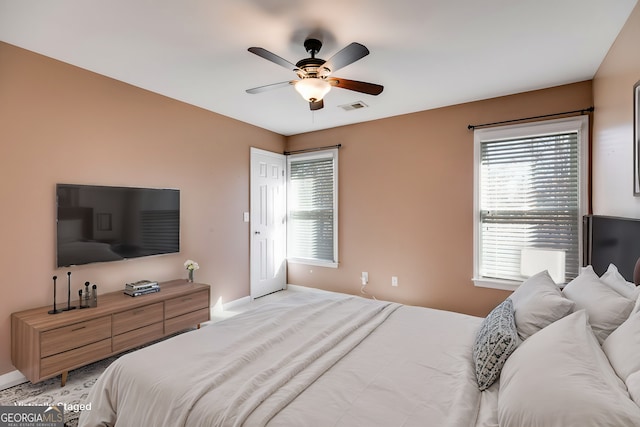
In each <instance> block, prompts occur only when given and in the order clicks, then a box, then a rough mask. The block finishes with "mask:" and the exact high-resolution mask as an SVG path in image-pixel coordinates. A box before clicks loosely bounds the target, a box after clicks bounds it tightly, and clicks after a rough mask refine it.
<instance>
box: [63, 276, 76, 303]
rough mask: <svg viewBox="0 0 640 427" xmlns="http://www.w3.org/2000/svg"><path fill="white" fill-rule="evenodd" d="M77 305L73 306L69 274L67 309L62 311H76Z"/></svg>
mask: <svg viewBox="0 0 640 427" xmlns="http://www.w3.org/2000/svg"><path fill="white" fill-rule="evenodd" d="M75 308H76V307H75V305H74V306H71V272H70V271H68V272H67V308H63V309H62V311H69V310H75Z"/></svg>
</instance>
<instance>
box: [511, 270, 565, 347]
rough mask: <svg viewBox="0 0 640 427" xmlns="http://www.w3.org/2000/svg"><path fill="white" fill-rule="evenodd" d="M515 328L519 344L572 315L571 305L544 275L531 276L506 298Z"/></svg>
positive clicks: (547, 275)
mask: <svg viewBox="0 0 640 427" xmlns="http://www.w3.org/2000/svg"><path fill="white" fill-rule="evenodd" d="M510 298H511V300H512V301H513V310H514V313H515V319H516V328H517V329H518V334H519V335H520V338H521V339H522V340H526V339H527V338H529V337H530V336H531V335H533V334H535V333H536V332H538V331H539V330H540V329H542V328H544V327H545V326H547V325H550V324H551V323H553V322H555V321H556V320H558V319H561V318H563V317H564V316H566V315H567V314H569V313H571V312H572V311H573V306H574V303H573V302H572V301H570V300H568V299H567V298H565V297H564V296H563V295H562V292H560V288H558V286H557V285H556V284H555V283H554V281H553V279H552V278H551V276H549V273H548V272H547V271H541V272H540V273H538V274H536V275H534V276H531V277H530V278H528V279H527V280H525V281H524V282H522V284H521V285H520V286H519V287H518V289H516V290H515V291H514V292H513V294H511V296H510Z"/></svg>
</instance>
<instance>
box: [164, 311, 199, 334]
mask: <svg viewBox="0 0 640 427" xmlns="http://www.w3.org/2000/svg"><path fill="white" fill-rule="evenodd" d="M208 320H209V307H207V308H201V309H200V310H196V311H192V312H191V313H187V314H183V315H182V316H177V317H172V318H171V319H167V320H165V321H164V333H165V335H170V334H173V333H175V332H179V331H182V330H183V329H187V328H191V327H193V326H195V325H197V324H199V323H202V322H206V321H208Z"/></svg>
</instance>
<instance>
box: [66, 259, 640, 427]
mask: <svg viewBox="0 0 640 427" xmlns="http://www.w3.org/2000/svg"><path fill="white" fill-rule="evenodd" d="M302 289H303V288H297V287H296V288H294V289H293V290H290V291H287V292H288V295H287V296H286V297H284V298H282V299H280V300H279V301H275V302H273V303H268V304H265V305H264V306H261V307H258V308H256V309H253V310H251V311H249V312H246V313H243V314H240V315H237V316H235V317H233V318H231V319H228V320H224V321H222V322H219V323H217V324H214V325H208V326H206V327H203V328H201V329H199V330H196V331H192V332H188V333H185V334H182V335H179V336H176V337H174V338H171V339H169V340H166V341H163V342H161V343H158V344H155V345H153V346H150V347H147V348H144V349H142V350H139V351H136V352H133V353H130V354H127V355H124V356H122V357H121V358H119V359H118V360H117V361H115V362H114V363H113V364H112V365H111V366H110V367H109V368H108V369H107V370H106V371H105V372H104V374H103V375H102V376H101V377H100V378H99V379H98V381H97V382H96V384H95V385H94V386H93V387H92V389H91V391H90V394H89V396H88V399H87V403H90V404H91V409H90V410H87V411H84V412H83V413H82V414H81V416H80V420H79V426H81V427H83V426H85V427H86V426H117V427H126V426H136V427H138V426H176V427H178V426H269V427H280V426H296V427H298V426H322V427H324V426H384V427H393V426H402V427H410V426H438V427H440V426H465V427H496V426H500V427H523V426H527V427H536V426H540V427H553V426H558V427H560V426H562V427H571V426H576V427H578V426H580V427H585V426H594V427H595V426H598V427H606V426H616V427H621V426H640V406H639V405H640V360H636V359H637V357H634V356H635V355H637V354H638V353H639V352H640V313H638V311H639V307H638V304H637V303H636V302H637V301H638V292H639V290H638V288H636V286H635V285H634V284H633V283H631V282H629V281H628V280H627V279H626V278H625V277H624V276H623V275H622V274H621V273H620V272H619V270H618V269H617V267H616V266H615V265H614V264H611V265H610V266H609V267H608V268H607V270H606V271H605V272H604V273H602V274H598V273H596V272H595V271H594V270H593V268H592V267H589V266H587V267H586V268H584V269H583V271H582V272H581V274H580V275H579V276H578V277H577V278H576V279H574V280H573V281H572V282H571V283H569V284H568V285H567V286H566V287H565V288H564V289H562V290H561V289H560V288H558V287H557V286H556V285H555V283H554V282H553V280H552V279H551V278H550V276H549V274H548V273H547V272H545V271H543V272H540V273H538V274H536V275H534V276H532V277H531V278H529V279H528V280H527V281H525V282H524V283H523V285H521V286H520V287H519V288H518V290H516V291H515V292H514V293H513V294H512V295H511V296H510V297H508V298H507V299H505V300H504V301H503V302H502V303H500V304H499V305H498V306H497V307H496V308H495V309H494V310H492V311H491V313H490V314H489V315H488V316H487V317H486V318H479V317H473V316H468V315H464V314H459V313H453V312H447V311H441V310H435V309H429V308H421V307H412V306H407V305H401V304H396V303H392V302H384V301H375V300H371V299H365V298H361V297H358V296H351V295H344V294H338V293H332V292H325V291H319V290H302Z"/></svg>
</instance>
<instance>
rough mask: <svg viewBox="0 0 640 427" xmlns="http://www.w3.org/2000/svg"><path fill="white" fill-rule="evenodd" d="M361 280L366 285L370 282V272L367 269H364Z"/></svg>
mask: <svg viewBox="0 0 640 427" xmlns="http://www.w3.org/2000/svg"><path fill="white" fill-rule="evenodd" d="M360 280H361V281H362V284H363V285H366V284H367V283H369V273H367V272H366V271H363V272H362V276H360Z"/></svg>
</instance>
